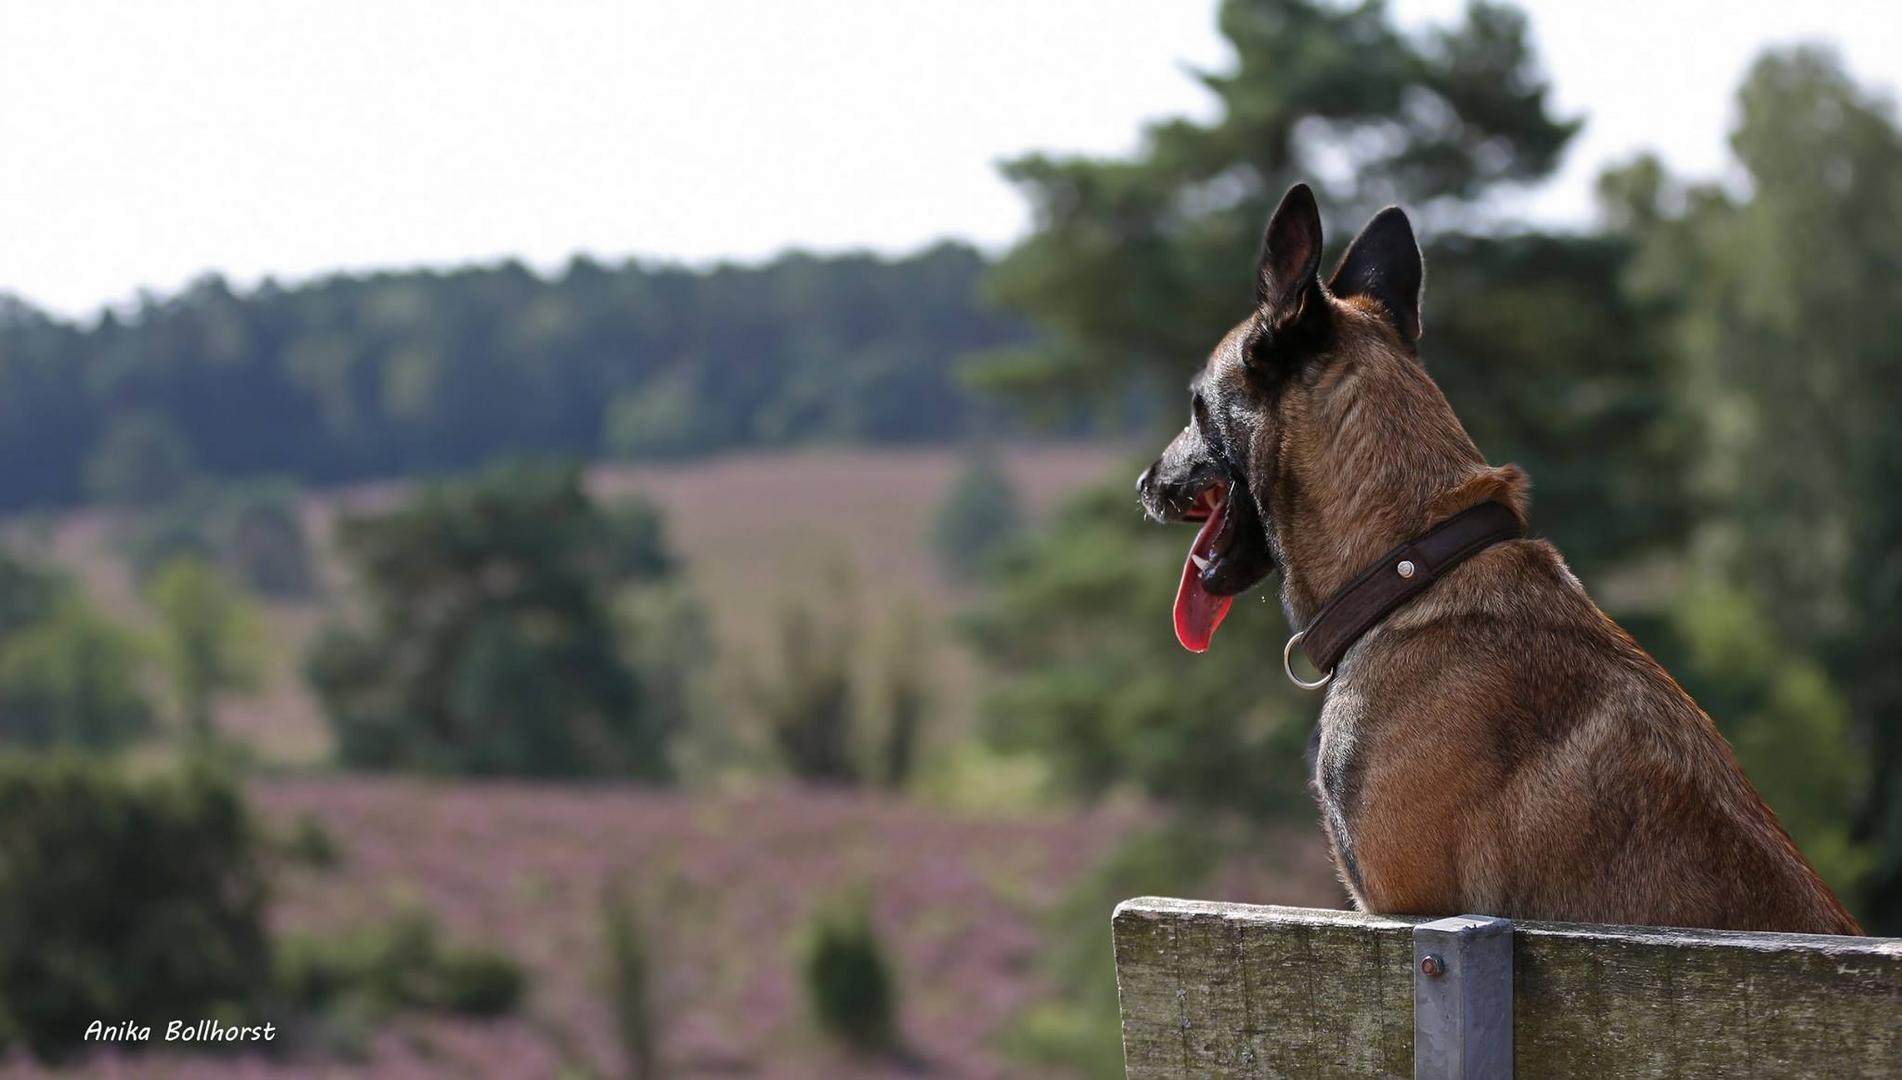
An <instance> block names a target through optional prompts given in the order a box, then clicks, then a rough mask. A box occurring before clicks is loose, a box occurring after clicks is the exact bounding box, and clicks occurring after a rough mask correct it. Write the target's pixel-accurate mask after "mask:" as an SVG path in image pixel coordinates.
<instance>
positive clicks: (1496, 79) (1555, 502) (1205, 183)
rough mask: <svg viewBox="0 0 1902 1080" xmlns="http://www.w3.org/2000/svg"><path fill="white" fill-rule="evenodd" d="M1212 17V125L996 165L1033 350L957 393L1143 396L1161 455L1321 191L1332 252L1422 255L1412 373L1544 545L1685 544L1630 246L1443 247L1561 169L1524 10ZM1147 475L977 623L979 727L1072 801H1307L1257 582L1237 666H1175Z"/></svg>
mask: <svg viewBox="0 0 1902 1080" xmlns="http://www.w3.org/2000/svg"><path fill="white" fill-rule="evenodd" d="M1220 25H1221V29H1222V31H1223V33H1224V35H1225V36H1226V37H1227V38H1228V39H1229V40H1230V42H1231V43H1232V44H1233V46H1234V49H1235V63H1234V65H1233V66H1232V67H1231V68H1230V69H1229V70H1226V71H1222V72H1206V73H1203V74H1202V76H1201V78H1202V81H1203V83H1204V85H1206V86H1207V87H1208V88H1209V90H1210V91H1211V93H1213V94H1214V95H1215V98H1216V104H1217V110H1216V114H1215V116H1214V117H1213V118H1212V119H1211V120H1209V121H1207V122H1196V121H1190V120H1171V121H1166V122H1163V123H1160V124H1157V125H1154V126H1152V127H1151V128H1150V129H1149V130H1148V132H1147V133H1146V138H1145V141H1144V143H1143V146H1142V149H1141V150H1140V151H1139V152H1138V153H1137V154H1135V155H1134V156H1132V157H1130V158H1126V159H1120V160H1098V159H1085V158H1065V159H1057V158H1053V157H1049V156H1045V155H1031V156H1029V157H1025V158H1022V159H1019V160H1017V161H1014V162H1011V163H1010V164H1009V165H1008V166H1007V167H1006V172H1007V175H1009V176H1010V177H1011V178H1012V179H1013V180H1015V181H1016V182H1017V183H1018V185H1019V186H1020V188H1022V189H1023V191H1024V192H1025V194H1026V195H1027V196H1028V198H1029V199H1030V202H1031V206H1032V209H1033V212H1034V215H1035V221H1036V228H1035V231H1034V232H1033V233H1032V234H1031V235H1030V237H1029V238H1028V239H1026V240H1025V241H1024V242H1023V243H1021V244H1020V245H1019V246H1018V247H1016V248H1015V249H1013V250H1012V251H1011V252H1010V253H1009V254H1008V255H1006V256H1005V257H1004V259H1003V260H1002V261H1001V262H1000V263H999V264H998V266H997V268H996V270H995V271H994V272H993V274H992V275H991V277H990V279H989V282H988V285H989V289H990V292H991V294H992V296H993V298H994V299H995V300H996V301H998V302H1000V303H1002V304H1004V305H1006V306H1007V307H1009V308H1012V309H1015V310H1018V311H1021V312H1022V313H1023V314H1024V315H1025V316H1026V317H1027V318H1028V319H1029V320H1030V321H1031V322H1032V323H1033V325H1035V326H1036V327H1038V328H1039V329H1040V330H1042V331H1043V336H1042V337H1041V338H1040V339H1039V343H1038V344H1037V345H1036V346H1035V347H1034V348H1031V349H1013V350H1008V351H1004V352H994V353H991V354H988V355H984V356H981V357H978V358H977V359H976V361H975V362H974V363H975V366H974V369H973V377H974V378H976V379H978V380H979V381H980V382H981V383H982V384H984V385H989V386H992V387H994V388H996V389H999V390H1001V391H1004V392H1007V393H1010V394H1013V395H1016V396H1019V397H1027V398H1029V399H1031V400H1033V401H1051V400H1054V401H1056V402H1058V403H1059V411H1061V410H1062V409H1069V408H1073V407H1074V406H1075V403H1078V402H1086V401H1094V402H1097V403H1098V404H1099V405H1100V406H1102V407H1105V408H1113V407H1117V406H1120V405H1122V404H1124V403H1127V402H1131V401H1135V402H1139V403H1141V402H1150V403H1153V402H1162V403H1163V404H1162V405H1161V406H1160V410H1161V412H1160V416H1161V421H1162V422H1161V423H1154V418H1155V417H1156V416H1157V415H1158V412H1157V409H1158V407H1157V406H1155V405H1153V404H1152V405H1149V406H1147V407H1146V408H1145V407H1143V406H1141V405H1139V406H1138V409H1139V411H1142V412H1144V413H1145V414H1146V416H1147V417H1149V418H1150V422H1151V423H1153V424H1154V427H1155V429H1156V435H1155V438H1156V445H1157V446H1160V445H1161V443H1162V441H1163V440H1164V439H1165V438H1166V435H1165V434H1164V429H1170V428H1173V427H1175V426H1177V425H1179V424H1181V423H1182V420H1183V417H1184V416H1185V415H1186V403H1185V402H1184V401H1183V399H1182V396H1181V394H1182V389H1181V388H1182V385H1183V383H1184V382H1186V381H1187V379H1188V377H1189V375H1190V374H1191V373H1192V372H1193V371H1194V370H1195V369H1196V368H1197V367H1198V366H1199V365H1200V364H1201V362H1202V359H1203V358H1204V357H1205V356H1206V355H1207V353H1208V351H1209V350H1210V349H1211V348H1212V347H1213V346H1214V344H1215V340H1216V338H1217V337H1219V336H1220V334H1221V333H1222V332H1223V331H1224V330H1225V329H1226V328H1227V327H1229V326H1231V325H1233V324H1234V322H1235V320H1236V319H1237V318H1238V317H1240V315H1242V314H1244V313H1245V312H1246V310H1247V304H1248V302H1249V296H1250V288H1251V283H1252V281H1253V268H1254V266H1255V256H1256V253H1257V251H1258V248H1259V244H1260V237H1261V231H1262V228H1263V225H1264V224H1265V222H1266V221H1267V218H1268V216H1269V212H1270V211H1271V209H1272V208H1273V206H1274V205H1275V202H1276V201H1277V200H1279V198H1280V197H1281V195H1282V194H1283V192H1284V191H1285V190H1286V189H1287V188H1288V186H1289V185H1290V184H1291V183H1293V182H1295V181H1297V180H1302V181H1308V182H1310V183H1311V184H1313V185H1314V187H1315V189H1316V191H1317V194H1318V195H1319V196H1320V198H1321V201H1322V203H1323V205H1324V207H1326V208H1327V209H1328V210H1329V211H1330V214H1329V218H1330V220H1331V221H1332V223H1333V225H1334V229H1335V231H1334V234H1333V240H1334V242H1335V244H1336V245H1340V244H1342V243H1344V241H1345V240H1346V239H1347V238H1348V237H1349V236H1351V234H1352V230H1353V229H1354V228H1356V227H1358V226H1359V224H1360V223H1361V221H1362V220H1363V215H1364V214H1366V213H1368V212H1370V211H1371V210H1372V209H1374V208H1375V207H1377V206H1379V205H1380V204H1382V203H1385V202H1389V201H1396V200H1397V201H1401V202H1404V203H1406V204H1407V205H1408V206H1409V208H1410V210H1412V211H1413V212H1414V214H1415V215H1416V216H1417V218H1418V219H1419V220H1420V222H1421V225H1422V227H1423V232H1424V234H1425V235H1427V236H1428V237H1430V238H1437V240H1438V242H1437V243H1435V244H1434V245H1433V246H1432V248H1431V250H1429V252H1428V256H1427V257H1428V264H1429V266H1430V267H1431V271H1430V280H1431V282H1432V286H1431V289H1430V295H1429V297H1428V302H1427V315H1426V322H1427V326H1428V335H1427V339H1426V342H1425V344H1424V354H1423V355H1424V359H1425V362H1426V363H1427V365H1428V366H1429V368H1431V369H1432V370H1433V372H1434V373H1435V375H1436V377H1437V378H1439V379H1440V381H1441V382H1442V384H1443V385H1444V386H1445V387H1446V389H1447V391H1448V394H1449V396H1450V397H1452V399H1453V402H1454V405H1455V407H1456V408H1457V409H1459V410H1460V411H1461V413H1462V415H1463V416H1465V417H1466V418H1467V419H1468V421H1469V424H1470V426H1471V428H1472V430H1473V433H1474V435H1475V438H1476V439H1477V440H1478V442H1479V444H1480V446H1481V447H1482V448H1483V449H1485V450H1486V451H1487V452H1488V453H1489V454H1490V455H1492V456H1493V457H1495V458H1503V459H1509V460H1519V461H1521V462H1522V463H1524V464H1526V465H1527V466H1528V467H1530V468H1531V469H1533V470H1534V477H1535V481H1536V483H1537V490H1538V493H1539V497H1538V502H1537V505H1536V506H1535V508H1534V512H1535V518H1536V520H1537V522H1538V524H1539V528H1540V531H1541V532H1542V533H1544V534H1546V535H1550V536H1553V537H1555V538H1557V539H1558V540H1559V542H1560V543H1561V544H1562V545H1563V546H1564V547H1565V548H1566V550H1567V552H1568V555H1569V556H1570V558H1571V560H1572V562H1573V564H1574V565H1575V566H1577V567H1578V568H1579V569H1580V572H1581V573H1583V574H1585V575H1586V576H1588V577H1590V576H1592V575H1594V574H1597V573H1600V572H1602V571H1604V570H1606V569H1607V568H1608V567H1610V566H1611V565H1613V564H1614V563H1615V562H1617V561H1619V560H1624V559H1630V558H1633V557H1635V556H1636V555H1637V554H1639V553H1640V551H1641V550H1642V549H1643V548H1644V547H1645V546H1649V545H1659V544H1664V543H1668V542H1669V541H1670V540H1671V539H1672V538H1673V535H1674V533H1673V530H1674V529H1676V528H1679V527H1680V526H1681V515H1679V514H1676V513H1674V512H1673V511H1672V510H1671V507H1672V506H1674V505H1675V503H1674V501H1673V498H1672V496H1673V495H1674V490H1673V487H1672V485H1671V483H1670V478H1671V476H1672V472H1671V470H1670V469H1668V468H1664V467H1662V464H1661V462H1662V461H1663V457H1662V454H1663V453H1664V451H1666V450H1668V449H1669V447H1670V436H1671V428H1670V425H1669V422H1668V421H1669V411H1668V404H1669V395H1668V389H1667V388H1666V387H1665V386H1663V385H1657V380H1658V373H1657V370H1656V368H1657V366H1658V362H1659V355H1660V354H1659V348H1658V343H1657V342H1655V341H1653V340H1652V339H1651V337H1650V336H1649V334H1650V330H1649V326H1650V324H1649V323H1647V322H1646V321H1645V319H1644V318H1642V315H1643V313H1642V312H1640V311H1637V310H1634V309H1632V308H1631V307H1629V306H1628V305H1626V304H1625V303H1624V302H1623V301H1622V300H1621V295H1622V294H1620V293H1619V291H1618V289H1617V288H1616V286H1617V283H1618V281H1619V275H1620V274H1621V273H1622V271H1623V269H1624V267H1625V265H1626V263H1627V261H1628V259H1629V255H1630V249H1631V245H1630V243H1629V242H1628V241H1624V240H1617V239H1614V240H1598V239H1568V238H1560V237H1544V236H1536V235H1487V236H1469V235H1462V234H1460V233H1458V232H1456V231H1454V227H1456V226H1461V225H1466V224H1478V223H1482V222H1483V221H1484V217H1485V207H1486V200H1487V199H1488V198H1489V197H1490V196H1491V195H1492V194H1493V193H1494V192H1495V191H1496V190H1497V188H1498V187H1499V185H1501V184H1502V183H1508V182H1519V181H1527V180H1534V179H1537V178H1539V177H1540V176H1543V175H1544V174H1546V173H1547V172H1548V171H1550V169H1551V168H1552V166H1553V165H1554V163H1555V162H1556V161H1557V158H1558V154H1559V152H1560V150H1561V149H1562V148H1563V147H1564V145H1565V143H1566V141H1567V139H1568V138H1569V137H1570V136H1571V134H1572V133H1573V131H1574V130H1575V129H1576V124H1575V123H1574V122H1571V121H1566V120H1561V119H1558V118H1556V117H1554V116H1553V115H1552V112H1551V109H1550V106H1549V103H1548V94H1547V89H1546V85H1545V82H1544V80H1543V79H1542V77H1541V76H1540V75H1539V73H1538V71H1537V66H1536V63H1535V60H1534V57H1533V56H1532V53H1531V50H1530V47H1529V45H1528V43H1527V40H1526V32H1525V25H1524V20H1523V19H1522V18H1521V17H1520V16H1519V15H1518V14H1516V13H1515V12H1512V11H1510V10H1508V9H1505V8H1502V7H1499V6H1496V5H1492V4H1484V3H1479V4H1474V5H1472V6H1470V7H1469V8H1468V9H1467V13H1466V18H1465V20H1464V22H1463V23H1461V24H1460V25H1458V26H1456V27H1452V28H1448V29H1438V30H1431V31H1427V32H1425V33H1423V34H1420V35H1408V34H1405V33H1402V32H1401V31H1399V30H1397V29H1396V28H1395V27H1393V25H1392V24H1391V23H1390V21H1389V19H1388V16H1387V13H1386V10H1385V8H1384V6H1383V5H1381V4H1379V3H1364V4H1356V5H1352V6H1348V7H1341V6H1337V5H1333V4H1326V3H1319V2H1313V0H1229V2H1227V3H1224V4H1223V5H1222V7H1221V11H1220ZM1585 447H1589V448H1590V449H1589V452H1586V451H1584V449H1583V448H1585ZM1139 467H1140V463H1138V462H1132V463H1130V465H1129V466H1128V467H1127V471H1126V472H1124V473H1123V474H1121V475H1118V476H1116V477H1114V478H1112V479H1111V480H1110V481H1109V482H1108V484H1107V485H1106V486H1105V488H1104V489H1103V490H1101V491H1099V492H1097V493H1094V494H1092V495H1090V496H1088V497H1086V498H1084V499H1082V500H1080V501H1078V502H1077V503H1076V504H1074V505H1072V506H1071V507H1069V508H1068V509H1066V510H1065V511H1064V512H1063V513H1061V514H1059V515H1058V516H1057V517H1056V518H1055V520H1054V521H1053V522H1052V523H1051V524H1050V525H1048V526H1047V527H1046V528H1044V529H1043V530H1041V533H1040V535H1039V536H1038V537H1037V538H1036V539H1035V540H1034V541H1033V542H1031V543H1029V544H1026V545H1025V546H1024V547H1023V548H1022V549H1021V550H1020V551H1018V552H1016V553H1015V554H1014V555H1013V556H1012V557H1010V558H1008V559H1006V560H1005V561H1004V563H1003V564H1002V565H1001V566H1000V567H999V568H998V569H997V572H996V574H995V577H994V581H993V589H992V591H991V595H990V596H989V597H987V599H986V600H985V602H984V603H983V605H982V606H981V607H980V609H979V611H978V612H977V613H976V615H975V616H974V617H973V619H972V626H973V632H974V634H975V640H976V643H977V645H978V648H979V650H980V653H981V654H982V655H983V656H984V658H985V659H986V660H987V661H988V662H989V664H990V665H991V666H992V667H993V669H994V670H997V671H999V672H1000V673H1001V674H1002V675H1004V680H1003V682H1002V685H1001V688H1000V689H999V690H998V691H997V692H996V693H994V694H993V695H992V698H991V701H990V702H989V705H988V712H989V714H990V717H991V720H992V723H991V727H992V729H993V730H994V731H995V732H996V733H997V736H998V738H1000V739H1001V740H1003V741H1004V742H1006V743H1007V744H1009V745H1013V746H1019V747H1023V748H1027V749H1037V750H1042V751H1045V752H1046V753H1047V754H1048V755H1049V756H1050V757H1052V758H1053V761H1054V764H1055V765H1056V769H1057V774H1058V776H1059V777H1061V778H1063V779H1066V780H1067V781H1068V782H1069V784H1070V786H1071V787H1072V788H1074V789H1076V790H1079V791H1083V792H1092V793H1093V792H1100V791H1103V790H1106V789H1108V788H1111V787H1113V786H1115V785H1117V784H1119V783H1132V784H1134V785H1136V786H1138V787H1140V788H1142V789H1144V790H1147V791H1149V792H1151V793H1153V794H1157V795H1163V796H1167V797H1169V798H1171V799H1180V800H1184V801H1187V802H1191V803H1196V804H1200V805H1202V806H1203V807H1204V808H1205V809H1212V808H1225V809H1230V810H1237V811H1241V812H1244V813H1247V814H1251V815H1255V814H1268V813H1274V812H1278V811H1281V810H1285V809H1287V808H1289V807H1291V806H1296V805H1301V804H1303V803H1305V801H1306V797H1305V795H1304V794H1303V785H1304V783H1305V770H1304V769H1303V768H1302V766H1301V764H1300V761H1299V755H1300V750H1301V748H1302V746H1303V745H1304V744H1305V735H1306V733H1307V728H1308V725H1309V721H1308V717H1309V715H1310V711H1311V705H1310V704H1309V703H1308V702H1307V701H1306V700H1301V701H1299V702H1297V700H1296V699H1295V698H1294V697H1293V696H1292V695H1291V693H1290V692H1289V691H1288V689H1287V687H1286V684H1285V681H1284V680H1283V679H1282V678H1281V677H1280V675H1279V673H1278V672H1277V671H1275V670H1274V668H1275V665H1273V664H1264V663H1263V662H1262V656H1263V653H1264V651H1265V650H1267V649H1271V648H1273V645H1270V644H1269V643H1270V642H1279V641H1280V640H1281V639H1282V637H1284V636H1285V633H1286V629H1285V627H1283V626H1282V625H1281V620H1280V618H1279V617H1278V615H1275V614H1273V613H1272V612H1271V611H1270V609H1269V606H1268V605H1269V603H1270V602H1271V590H1263V595H1262V596H1261V597H1251V598H1249V599H1248V600H1247V601H1245V602H1243V603H1241V604H1238V605H1237V607H1236V609H1235V611H1234V614H1233V615H1231V620H1241V624H1239V625H1237V627H1236V628H1235V629H1234V630H1231V631H1230V632H1229V634H1228V636H1227V640H1228V641H1229V642H1230V646H1231V647H1229V648H1221V647H1218V648H1217V649H1215V650H1212V651H1211V652H1210V653H1208V654H1205V655H1203V656H1190V655H1187V654H1185V653H1184V652H1183V651H1182V650H1181V649H1180V648H1178V647H1177V646H1176V645H1175V644H1174V642H1173V639H1172V637H1171V634H1170V626H1169V617H1168V612H1169V600H1168V593H1169V590H1170V589H1172V588H1173V586H1174V584H1175V582H1176V581H1177V579H1178V575H1179V574H1180V567H1181V565H1182V560H1183V558H1184V553H1185V549H1186V547H1187V545H1188V535H1187V533H1186V531H1182V530H1165V529H1160V528H1155V527H1153V526H1149V525H1146V524H1143V523H1142V522H1141V521H1140V520H1139V515H1138V512H1137V510H1136V508H1135V506H1134V503H1133V500H1132V499H1131V498H1130V497H1129V494H1128V492H1129V484H1130V482H1131V481H1132V480H1133V479H1134V477H1135V474H1136V472H1137V470H1138V468H1139ZM1608 489H1609V490H1611V491H1613V492H1615V493H1616V498H1617V501H1616V502H1615V504H1613V505H1615V506H1616V510H1615V511H1614V512H1607V510H1606V506H1607V504H1608V501H1609V500H1610V499H1611V498H1613V496H1611V495H1608V493H1607V492H1608ZM1257 600H1260V601H1262V602H1256V601H1257Z"/></svg>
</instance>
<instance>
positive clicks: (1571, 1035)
mask: <svg viewBox="0 0 1902 1080" xmlns="http://www.w3.org/2000/svg"><path fill="white" fill-rule="evenodd" d="M1420 921H1421V920H1419V919H1410V918H1395V917H1389V916H1381V915H1365V914H1361V913H1358V912H1346V911H1314V910H1309V909H1305V908H1283V907H1257V906H1252V905H1247V904H1219V903H1210V902H1203V901H1190V900H1168V899H1159V898H1154V897H1145V898H1142V899H1138V900H1130V901H1126V902H1125V903H1123V904H1122V905H1121V906H1119V907H1118V908H1117V909H1116V915H1115V920H1114V923H1115V942H1116V971H1117V981H1118V984H1119V986H1120V989H1121V993H1122V1007H1123V1048H1124V1053H1125V1057H1126V1059H1127V1063H1128V1070H1129V1077H1130V1080H1189V1078H1196V1080H1200V1078H1203V1077H1282V1076H1298V1077H1323V1078H1329V1077H1342V1078H1346V1077H1355V1078H1361V1077H1378V1076H1392V1077H1408V1076H1411V1075H1412V1070H1413V972H1412V959H1413V944H1412V932H1413V925H1414V924H1415V923H1417V922H1420ZM1513 965H1514V979H1513V981H1514V1007H1513V1044H1514V1055H1515V1056H1514V1063H1515V1068H1516V1072H1517V1074H1518V1075H1519V1076H1521V1077H1538V1078H1546V1077H1551V1078H1556V1080H1563V1078H1567V1077H1615V1078H1623V1077H1634V1078H1635V1077H1687V1078H1688V1077H1725V1078H1728V1077H1791V1076H1825V1077H1832V1078H1836V1077H1841V1078H1855V1077H1896V1076H1902V939H1894V938H1845V937H1822V936H1815V935H1808V934H1748V933H1736V932H1730V931H1721V930H1672V929H1660V928H1654V927H1629V926H1576V925H1570V924H1563V923H1523V922H1521V923H1515V924H1514V934H1513Z"/></svg>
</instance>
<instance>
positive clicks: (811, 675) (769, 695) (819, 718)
mask: <svg viewBox="0 0 1902 1080" xmlns="http://www.w3.org/2000/svg"><path fill="white" fill-rule="evenodd" d="M827 591H830V592H833V593H835V594H837V593H841V592H843V590H842V589H839V590H827ZM775 629H776V630H777V632H778V638H779V650H778V651H779V664H778V671H777V672H776V673H775V674H774V676H773V677H771V678H765V677H761V676H759V675H758V674H754V675H753V677H752V678H750V679H749V681H748V684H747V691H748V696H749V697H751V698H752V701H753V707H754V708H755V709H756V710H757V711H758V712H759V715H760V716H762V717H763V718H764V719H765V721H766V727H767V731H768V732H769V733H770V734H771V736H772V740H773V747H774V749H775V750H777V751H778V754H779V759H780V761H781V763H783V764H784V765H785V767H786V770H787V771H788V772H790V773H792V774H793V775H794V776H796V777H798V778H799V779H801V780H809V781H814V782H817V783H824V784H856V783H858V782H859V780H860V778H861V773H862V771H863V770H862V769H861V767H860V765H859V762H858V758H857V754H856V747H855V745H854V743H855V735H854V728H855V723H854V710H853V701H852V658H853V656H854V655H855V654H856V652H857V647H858V640H859V631H858V623H857V620H856V618H855V616H854V614H853V612H852V610H851V606H850V603H849V601H840V602H837V603H836V604H835V606H833V607H831V608H829V609H820V608H818V607H817V606H815V605H813V604H809V603H806V602H804V601H798V600H790V601H787V602H786V603H785V605H784V606H782V607H781V608H780V610H779V614H778V625H777V627H776V628H775Z"/></svg>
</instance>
